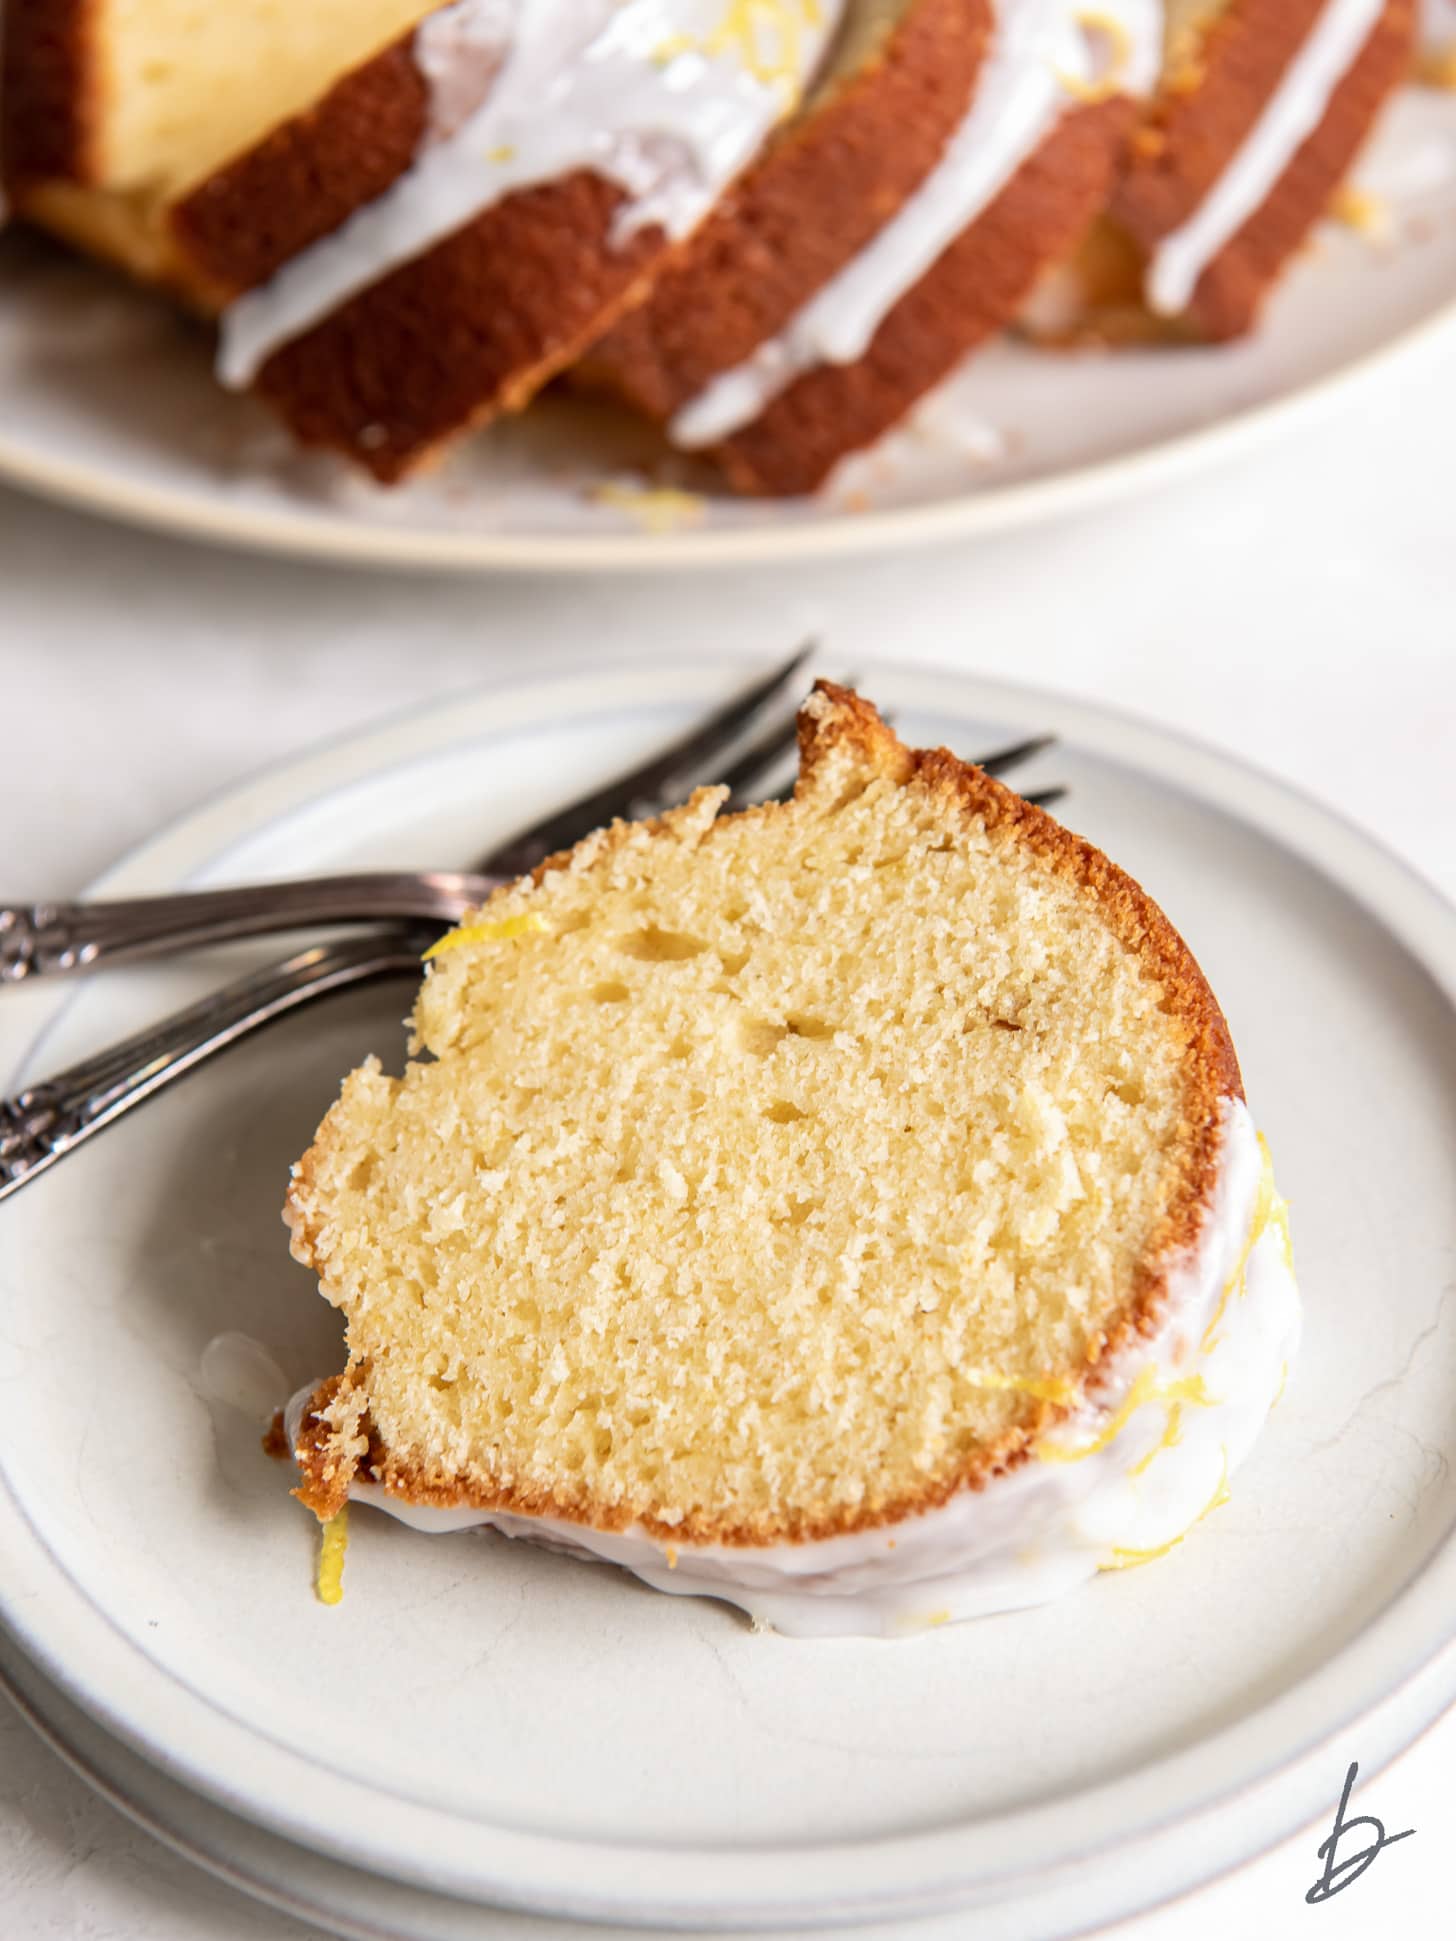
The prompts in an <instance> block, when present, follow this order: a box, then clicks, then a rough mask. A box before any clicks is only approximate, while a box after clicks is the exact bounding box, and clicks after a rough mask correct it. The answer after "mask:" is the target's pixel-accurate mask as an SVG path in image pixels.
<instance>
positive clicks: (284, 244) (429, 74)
mask: <svg viewBox="0 0 1456 1941" xmlns="http://www.w3.org/2000/svg"><path fill="white" fill-rule="evenodd" d="M841 11H842V0H763V3H762V4H760V5H755V6H752V7H743V6H738V5H729V4H727V0H531V4H530V5H521V4H511V3H510V0H454V4H453V5H450V6H446V7H443V8H441V9H439V10H438V11H437V12H435V13H433V14H432V15H431V16H430V18H429V19H428V20H426V21H425V22H423V23H422V25H421V26H420V27H419V28H418V29H417V31H416V32H415V33H414V35H413V36H412V37H410V39H409V41H408V42H407V43H401V44H400V45H398V46H396V47H394V48H391V49H389V50H387V52H386V53H384V54H382V55H380V56H379V57H378V58H377V59H376V60H375V61H373V62H372V63H369V64H367V65H366V66H365V67H364V68H363V69H361V70H360V71H358V72H356V73H354V74H351V75H349V76H347V77H346V78H345V79H344V80H343V81H341V82H340V83H339V84H338V85H337V86H335V87H334V88H333V89H331V90H330V91H329V93H328V94H327V95H326V96H325V97H324V98H323V99H322V100H321V101H319V102H317V103H316V104H315V105H314V106H313V107H312V108H310V109H309V110H308V111H307V112H306V113H305V114H303V115H300V116H297V117H295V118H294V119H293V120H292V121H290V122H288V123H286V124H285V125H283V126H282V127H280V128H278V129H277V130H276V131H275V132H274V133H273V135H272V136H270V137H269V139H268V140H267V141H265V142H263V143H261V144H259V146H258V147H257V148H256V149H255V150H254V151H253V152H252V153H250V154H248V155H246V156H244V157H242V158H241V159H240V160H239V161H238V162H236V163H235V164H234V165H233V166H232V167H230V168H228V169H226V170H224V171H222V172H220V173H219V174H218V175H217V176H216V177H214V178H213V179H212V180H211V181H209V182H207V183H206V184H204V185H203V186H202V187H201V188H199V189H198V190H197V191H196V192H195V193H194V194H192V195H191V196H189V197H188V198H187V200H186V201H185V202H184V203H183V204H182V205H181V207H180V208H179V209H178V210H177V211H176V214H175V218H174V223H173V227H174V231H175V233H176V235H177V237H178V239H179V242H180V245H181V247H182V248H183V249H184V250H185V252H186V254H187V256H188V258H189V260H190V261H191V262H192V263H193V264H194V265H195V266H196V267H197V270H198V272H199V273H200V275H201V276H202V277H203V278H205V280H206V281H207V283H208V285H209V286H210V289H211V292H212V296H213V300H214V301H215V302H216V303H217V304H218V305H219V307H221V308H222V309H223V320H222V331H223V345H222V355H221V360H220V370H221V372H222V374H223V376H224V378H225V380H226V381H227V382H230V383H232V384H235V385H253V386H255V387H256V389H257V390H258V391H259V393H260V394H261V395H262V396H263V397H264V398H266V399H267V401H268V402H269V403H270V404H272V405H273V406H274V408H275V409H276V410H277V411H278V412H279V413H280V414H281V415H282V417H283V418H284V420H285V421H286V423H287V424H288V425H289V427H290V429H291V430H292V431H293V433H294V434H295V436H296V437H297V438H298V439H299V440H300V441H301V442H302V443H304V444H307V445H320V446H324V447H328V448H330V449H334V450H338V451H342V452H344V453H345V454H347V455H348V456H349V457H351V458H352V459H354V460H356V461H357V462H358V463H359V464H361V465H363V466H365V467H366V468H367V469H368V470H370V471H371V472H373V473H374V474H375V476H376V477H378V478H380V479H382V480H394V479H398V478H400V477H403V476H404V475H405V474H406V473H407V472H409V471H410V470H411V469H413V468H414V467H416V466H418V465H419V464H421V463H422V462H424V461H426V460H428V459H429V458H431V457H432V456H434V455H435V454H436V453H437V452H438V451H439V450H440V449H441V447H442V446H443V445H444V444H445V443H447V442H448V441H449V440H451V439H453V438H456V437H458V436H460V435H461V434H462V433H464V432H466V431H468V430H470V429H471V428H472V427H474V426H476V425H479V424H481V423H484V422H485V421H486V420H488V419H489V418H490V417H492V416H493V415H495V414H496V413H497V412H499V411H502V410H515V409H518V408H520V407H521V406H522V405H524V404H525V403H526V402H528V401H529V399H530V398H531V397H532V396H533V395H534V394H535V392H536V391H537V390H538V389H539V388H540V386H541V385H542V384H544V383H545V382H546V381H547V379H548V378H550V377H551V376H553V375H554V374H555V373H556V372H557V371H558V370H560V369H561V368H562V367H563V366H565V365H566V364H568V363H570V362H571V361H572V360H573V359H574V358H576V357H577V356H578V355H579V354H580V353H581V352H582V351H583V350H584V349H585V348H586V347H587V345H588V344H589V343H591V342H592V341H593V340H594V339H595V338H597V337H599V336H600V335H601V334H602V332H603V331H604V329H606V328H607V327H608V326H609V325H610V324H611V323H612V322H613V321H614V320H615V318H616V317H617V316H618V315H619V314H621V313H622V312H623V311H624V310H625V309H626V308H628V307H629V305H630V304H631V303H632V302H634V301H635V300H637V299H638V298H639V297H641V296H642V295H643V294H645V292H646V290H647V289H648V287H649V286H650V282H651V279H652V277H653V275H654V274H655V273H656V272H657V271H658V270H659V269H660V268H661V267H662V266H663V264H664V263H665V262H666V261H667V260H668V259H669V258H670V256H671V254H672V252H673V250H674V249H675V248H677V247H678V246H679V245H680V244H682V243H683V242H684V241H685V240H686V239H687V238H688V237H690V236H691V235H692V234H693V233H694V231H695V230H696V229H697V227H698V225H699V224H700V223H701V222H702V221H703V219H704V218H705V217H706V216H707V215H708V214H709V213H710V211H711V210H712V209H713V208H714V207H715V206H716V205H717V203H718V202H719V200H720V199H721V197H722V196H723V194H724V192H725V191H726V190H727V189H728V188H729V186H730V184H731V183H732V182H733V181H734V180H736V178H737V177H738V176H739V175H740V173H741V172H742V171H743V170H744V169H745V168H746V167H747V166H748V165H749V164H750V163H751V162H752V161H753V159H754V157H755V156H756V155H757V154H758V152H759V150H760V149H761V147H762V146H763V143H764V141H765V140H766V139H767V138H768V136H769V135H770V134H771V132H772V130H773V129H774V127H775V126H776V124H777V123H778V122H779V121H781V120H782V119H783V117H784V116H785V115H786V114H788V113H790V112H791V111H792V110H793V109H794V107H795V106H796V105H797V103H798V101H799V99H800V97H801V95H802V93H803V91H804V89H805V88H806V87H807V86H808V85H809V84H810V82H811V81H812V79H813V77H814V76H815V75H816V74H817V73H818V71H819V69H820V67H821V64H822V62H823V60H824V58H825V56H826V53H827V51H828V49H829V47H830V44H831V41H832V39H833V37H834V33H835V29H836V28H837V26H838V23H839V20H840V15H841Z"/></svg>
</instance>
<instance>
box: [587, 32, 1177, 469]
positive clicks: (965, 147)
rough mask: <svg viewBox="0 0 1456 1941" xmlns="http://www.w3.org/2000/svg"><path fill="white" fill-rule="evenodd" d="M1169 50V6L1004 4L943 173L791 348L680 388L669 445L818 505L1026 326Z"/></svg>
mask: <svg viewBox="0 0 1456 1941" xmlns="http://www.w3.org/2000/svg"><path fill="white" fill-rule="evenodd" d="M1160 46H1161V41H1160V24H1159V13H1158V8H1157V5H1156V0H1109V4H1107V5H1106V6H1099V7H1097V8H1095V9H1089V8H1087V7H1086V6H1085V5H1083V4H1082V0H993V4H992V6H991V23H990V33H989V35H988V37H987V42H986V48H985V52H984V54H983V56H982V58H981V60H980V63H979V65H978V68H977V72H976V77H975V83H974V88H973V91H972V94H971V98H970V101H969V103H968V105H967V108H966V111H965V113H964V114H963V116H962V117H961V119H960V121H959V123H958V125H957V127H956V128H955V130H954V132H953V133H952V135H951V138H950V140H949V142H948V143H947V145H946V147H945V149H944V152H943V154H942V155H941V158H940V160H939V161H938V163H937V164H936V166H935V167H934V169H932V170H931V171H930V173H929V174H928V175H927V176H925V178H924V179H923V181H921V183H920V184H919V186H918V187H917V188H916V189H915V191H914V192H913V193H912V194H911V195H910V196H908V197H907V198H905V199H904V200H903V201H902V202H901V203H900V204H899V205H898V206H893V207H887V208H885V209H884V210H883V212H882V220H881V221H880V222H879V223H878V224H877V225H876V227H875V229H874V232H873V234H872V235H871V236H869V237H868V238H867V240H866V241H865V242H864V244H863V245H862V246H861V247H860V248H859V249H858V250H856V251H855V252H854V254H853V255H852V256H851V257H850V258H849V259H848V260H847V261H845V262H844V263H843V264H842V265H841V266H840V268H839V269H838V270H837V271H836V272H835V273H834V274H833V275H831V276H829V277H828V278H827V279H826V280H825V281H823V282H822V283H820V284H819V285H818V286H817V287H815V288H814V289H813V290H812V291H811V292H810V293H809V295H808V296H807V298H806V300H805V301H804V303H803V304H802V305H801V306H800V308H799V309H798V310H797V311H796V312H795V313H794V314H793V315H792V316H790V317H788V318H787V319H786V320H785V321H784V322H783V323H782V325H781V326H780V327H779V328H778V329H777V330H776V331H775V332H774V333H772V334H771V335H769V336H767V337H765V338H763V340H762V341H760V342H759V343H758V344H757V345H756V346H755V347H754V348H753V350H752V351H751V352H750V353H749V354H748V355H746V356H744V357H741V358H739V359H738V360H737V361H736V362H731V363H728V362H720V363H719V365H718V366H717V368H715V369H714V370H713V371H712V372H711V373H710V374H708V375H706V377H705V378H704V381H703V382H702V383H701V384H699V385H698V386H697V388H696V389H694V390H693V391H692V393H691V395H684V394H683V387H679V389H678V390H677V392H676V393H675V394H674V395H673V397H672V400H671V410H670V413H662V412H657V413H655V414H654V415H659V416H666V417H667V434H668V437H669V439H670V440H671V441H672V442H673V443H674V444H676V445H678V446H680V447H684V448H687V449H697V450H707V451H709V452H710V453H711V455H712V456H713V457H714V458H715V459H716V460H717V462H718V463H719V465H720V466H721V467H722V469H723V471H724V472H725V473H726V475H727V477H728V479H729V480H730V482H731V483H732V484H733V485H734V486H735V487H736V488H737V489H738V490H739V491H743V492H751V493H765V494H772V495H786V494H795V493H804V492H810V491H813V490H814V489H815V488H816V487H818V486H819V485H820V484H822V483H823V481H824V480H825V478H827V476H828V475H829V473H830V471H831V470H832V469H833V468H834V466H835V465H836V464H837V463H838V462H839V461H840V460H841V459H842V458H844V457H846V456H847V455H848V454H849V453H851V452H854V451H858V450H861V449H862V448H863V447H865V446H867V445H871V444H873V443H874V442H875V441H876V440H877V439H878V438H880V437H881V436H882V435H883V434H884V433H885V432H886V431H888V430H889V429H890V428H891V427H892V426H893V425H894V424H896V423H897V422H898V421H899V420H900V419H901V418H902V417H903V416H904V415H905V413H906V412H907V411H908V410H909V409H910V408H911V406H912V405H913V404H914V403H915V402H916V401H917V400H918V399H919V398H920V397H921V396H923V395H924V393H925V392H927V391H929V390H930V389H931V388H932V387H933V386H934V385H936V384H938V383H939V382H940V381H941V379H943V378H945V377H946V376H948V375H949V374H950V372H951V371H953V370H954V369H955V368H956V366H957V365H958V364H960V363H961V361H962V360H963V359H964V358H965V357H966V356H967V355H968V354H969V352H971V351H972V350H974V349H975V348H976V347H977V346H978V345H980V344H982V343H984V342H985V341H986V340H987V339H988V338H990V337H992V336H994V335H995V334H996V333H997V332H998V331H1000V330H1001V329H1003V328H1004V327H1005V326H1006V325H1007V324H1009V323H1010V322H1012V321H1013V319H1014V318H1015V317H1016V316H1017V314H1018V312H1019V311H1020V310H1021V308H1022V307H1023V305H1024V304H1025V302H1026V300H1027V298H1028V297H1029V296H1030V294H1031V292H1032V290H1033V289H1034V288H1035V286H1036V284H1037V282H1038V281H1039V279H1040V278H1041V276H1042V275H1043V273H1044V272H1045V271H1046V270H1047V268H1048V266H1049V265H1051V264H1053V263H1055V262H1057V261H1059V260H1060V259H1062V258H1064V257H1066V256H1067V254H1068V253H1069V252H1070V251H1071V250H1072V249H1073V248H1074V246H1075V245H1076V244H1077V242H1078V241H1079V239H1080V238H1081V236H1082V235H1083V234H1084V232H1085V231H1086V229H1087V227H1088V225H1089V224H1090V223H1091V222H1092V221H1093V219H1094V218H1095V217H1096V215H1097V214H1098V213H1099V211H1100V210H1101V209H1102V208H1103V207H1104V206H1105V204H1106V202H1107V198H1108V196H1109V195H1110V194H1111V192H1112V189H1113V185H1114V182H1115V180H1116V177H1117V172H1118V168H1119V165H1120V162H1121V160H1122V156H1123V152H1124V148H1125V145H1126V142H1127V139H1128V137H1129V136H1130V134H1131V132H1132V128H1133V125H1134V121H1135V118H1136V114H1137V104H1138V100H1139V98H1140V97H1141V96H1143V95H1145V94H1147V93H1148V92H1149V91H1150V90H1151V88H1152V87H1153V85H1154V82H1155V81H1156V78H1157V73H1158V64H1159V54H1160ZM652 308H653V307H652V305H650V304H649V306H648V317H649V320H650V318H651V315H652ZM626 329H627V331H628V332H629V333H632V332H636V331H637V330H638V329H639V325H638V321H637V317H636V316H634V317H632V318H629V320H628V324H627V326H626ZM639 401H646V402H648V403H649V404H651V402H652V400H641V399H640V397H639Z"/></svg>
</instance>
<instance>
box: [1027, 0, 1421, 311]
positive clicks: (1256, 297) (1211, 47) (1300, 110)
mask: <svg viewBox="0 0 1456 1941" xmlns="http://www.w3.org/2000/svg"><path fill="white" fill-rule="evenodd" d="M1414 35H1415V10H1414V0H1167V35H1166V43H1167V44H1166V51H1165V55H1164V63H1163V72H1162V79H1161V81H1160V84H1159V87H1158V91H1157V94H1156V97H1155V99H1154V101H1153V103H1152V106H1151V109H1150V112H1149V114H1148V117H1147V119H1146V121H1145V122H1144V124H1143V126H1142V127H1141V129H1140V130H1139V132H1138V135H1137V138H1136V140H1135V141H1134V143H1133V146H1132V149H1131V153H1130V156H1129V161H1128V165H1127V167H1126V169H1125V170H1124V172H1123V174H1122V176H1121V178H1120V180H1119V182H1118V184H1117V187H1116V189H1115V191H1114V193H1113V195H1112V196H1111V198H1110V200H1109V204H1108V209H1107V212H1106V219H1105V220H1104V221H1102V222H1099V223H1098V224H1096V225H1095V226H1094V228H1093V230H1092V231H1091V232H1090V234H1089V236H1088V237H1087V239H1086V242H1085V245H1084V247H1083V248H1082V249H1081V250H1080V252H1079V253H1078V255H1077V256H1076V257H1075V259H1074V260H1073V261H1072V262H1071V263H1070V264H1069V265H1068V274H1066V275H1065V276H1063V277H1061V278H1053V279H1052V280H1051V282H1050V283H1049V285H1048V287H1046V288H1045V289H1043V290H1042V291H1040V292H1039V293H1038V296H1037V299H1036V302H1035V304H1034V306H1033V309H1032V312H1031V315H1030V318H1029V322H1030V325H1031V327H1032V329H1033V332H1034V333H1041V334H1052V335H1055V334H1058V333H1060V332H1069V333H1070V334H1074V335H1078V334H1080V335H1083V336H1086V335H1092V336H1102V337H1103V338H1106V339H1110V340H1111V341H1114V342H1120V341H1125V340H1130V341H1139V340H1147V339H1150V338H1152V337H1155V336H1159V335H1161V336H1164V337H1175V338H1183V339H1193V340H1204V341H1216V340H1220V339H1225V338H1231V337H1237V336H1241V335H1242V334H1244V333H1245V332H1246V331H1248V330H1251V329H1252V328H1253V327H1254V325H1255V324H1256V323H1257V321H1258V317H1259V313H1260V310H1261V309H1262V307H1263V305H1264V303H1265V301H1266V300H1267V299H1268V297H1269V296H1270V294H1271V293H1272V291H1273V290H1274V288H1275V287H1276V285H1277V283H1278V281H1279V279H1280V277H1281V276H1282V274H1283V273H1284V271H1285V270H1286V269H1287V268H1288V266H1289V264H1290V263H1291V261H1292V260H1293V259H1294V258H1295V256H1297V254H1298V252H1299V250H1300V249H1301V248H1302V247H1303V246H1304V244H1305V242H1306V241H1307V239H1308V237H1309V234H1310V232H1311V230H1312V229H1313V228H1314V226H1315V224H1316V223H1317V222H1318V220H1319V219H1320V217H1321V216H1322V215H1324V213H1325V212H1326V210H1327V209H1328V207H1329V205H1330V202H1331V200H1332V198H1333V197H1334V194H1335V192H1336V190H1337V189H1338V187H1339V185H1340V183H1341V182H1342V181H1343V180H1344V179H1345V176H1346V175H1347V174H1348V172H1349V169H1350V167H1351V165H1352V163H1353V162H1354V160H1355V158H1356V156H1357V154H1358V153H1359V150H1360V148H1361V146H1362V144H1363V143H1364V142H1365V141H1366V139H1367V138H1368V137H1369V135H1370V134H1371V132H1372V130H1373V129H1374V127H1375V125H1376V123H1377V121H1378V119H1379V116H1380V111H1381V109H1382V108H1383V107H1384V106H1385V104H1386V102H1387V101H1388V100H1389V98H1390V96H1391V94H1392V93H1393V92H1394V91H1395V89H1396V88H1397V87H1398V86H1399V84H1400V83H1401V81H1402V80H1404V79H1405V78H1406V76H1407V74H1408V72H1409V69H1410V65H1411V60H1412V52H1413V45H1414Z"/></svg>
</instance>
